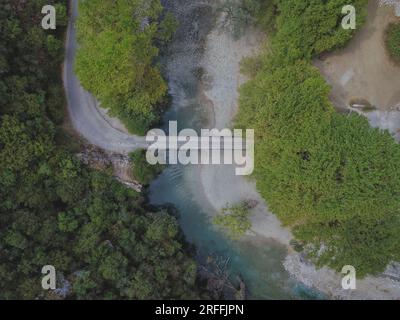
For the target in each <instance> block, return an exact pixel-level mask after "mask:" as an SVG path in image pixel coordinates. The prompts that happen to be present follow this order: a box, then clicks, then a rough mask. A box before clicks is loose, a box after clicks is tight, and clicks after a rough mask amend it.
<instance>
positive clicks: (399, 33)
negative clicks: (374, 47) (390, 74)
mask: <svg viewBox="0 0 400 320" xmlns="http://www.w3.org/2000/svg"><path fill="white" fill-rule="evenodd" d="M386 48H387V50H388V51H389V54H390V56H391V57H392V58H393V59H394V60H395V61H396V62H398V63H400V23H391V24H390V25H389V26H388V28H387V30H386Z"/></svg>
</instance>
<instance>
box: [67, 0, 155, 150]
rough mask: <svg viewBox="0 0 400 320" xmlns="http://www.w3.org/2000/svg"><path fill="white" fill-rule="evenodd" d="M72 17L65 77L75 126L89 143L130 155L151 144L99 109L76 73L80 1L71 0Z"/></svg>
mask: <svg viewBox="0 0 400 320" xmlns="http://www.w3.org/2000/svg"><path fill="white" fill-rule="evenodd" d="M71 9H72V13H71V18H70V21H69V25H68V31H67V38H66V55H65V61H64V71H63V80H64V87H65V93H66V96H67V101H68V112H69V115H70V119H71V122H72V124H73V127H74V129H75V130H76V131H77V132H78V133H79V134H80V135H82V136H83V137H84V138H85V139H86V140H87V141H88V142H89V143H91V144H93V145H96V146H98V147H100V148H102V149H104V150H107V151H112V152H117V153H121V154H127V153H129V152H131V151H133V150H135V149H137V148H144V147H146V146H147V145H148V144H147V143H146V141H145V138H144V137H138V136H134V135H130V134H128V133H126V132H124V131H123V130H122V128H121V127H120V125H119V122H118V120H116V119H111V118H109V117H107V116H106V115H105V112H104V111H102V110H100V109H99V106H98V102H97V101H96V99H95V98H94V97H93V96H92V95H91V94H90V93H89V92H87V91H85V90H84V89H83V88H82V86H81V85H80V83H79V80H78V79H77V77H76V75H75V73H74V61H75V54H76V49H77V42H76V32H75V28H74V23H75V21H76V18H77V16H78V0H71Z"/></svg>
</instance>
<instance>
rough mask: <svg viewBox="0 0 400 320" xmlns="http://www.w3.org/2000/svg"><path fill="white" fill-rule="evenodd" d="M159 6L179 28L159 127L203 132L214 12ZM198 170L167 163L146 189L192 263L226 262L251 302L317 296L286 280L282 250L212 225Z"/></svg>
mask: <svg viewBox="0 0 400 320" xmlns="http://www.w3.org/2000/svg"><path fill="white" fill-rule="evenodd" d="M214 4H215V1H214ZM164 5H165V6H166V7H167V9H168V10H170V11H172V12H173V13H174V15H175V16H176V17H177V19H178V20H179V27H178V30H177V32H176V34H175V36H174V38H173V40H172V42H171V44H170V45H169V48H168V50H167V52H166V53H165V54H164V58H163V61H162V66H163V72H164V75H165V77H166V79H167V80H168V84H169V94H170V95H171V98H172V100H171V101H172V102H171V106H170V109H169V111H168V112H167V113H166V115H165V117H164V120H165V123H166V125H165V127H164V129H165V130H166V128H167V123H168V121H169V120H176V121H178V129H183V128H193V129H195V130H199V129H200V128H208V127H210V126H213V125H214V124H215V110H213V106H210V105H208V104H206V103H205V100H204V97H203V88H202V87H203V85H204V81H203V80H204V65H203V61H204V59H203V57H204V54H205V48H204V47H205V44H206V40H207V36H208V35H209V34H210V32H211V31H212V30H214V31H215V28H217V26H216V18H217V13H216V11H215V10H213V8H212V6H210V5H209V4H208V3H207V1H204V0H191V1H187V0H175V1H166V2H165V3H164ZM214 9H215V8H214ZM214 167H216V166H212V167H210V168H207V170H208V174H209V175H210V174H211V175H212V174H217V173H221V166H218V167H219V168H214ZM203 169H204V168H202V167H201V166H181V165H172V166H169V167H168V168H167V169H166V170H165V171H164V172H163V173H162V174H161V175H160V176H159V177H158V178H157V179H156V180H155V181H153V182H152V184H151V185H150V187H149V198H150V201H151V203H152V204H154V205H164V204H172V205H173V206H174V207H175V208H176V209H177V211H178V214H179V222H180V225H181V228H182V230H183V232H184V234H185V237H186V240H187V241H188V242H189V243H191V244H193V245H194V246H195V247H196V258H197V260H198V261H199V262H200V263H203V264H204V263H205V261H206V259H207V257H209V256H210V255H214V256H218V257H221V258H223V259H229V261H230V262H229V265H228V268H229V273H230V274H231V276H232V278H235V275H240V276H241V278H242V279H243V280H244V282H245V283H246V288H247V294H248V297H249V298H250V299H316V298H321V297H322V296H321V295H320V294H319V293H318V292H315V291H314V290H311V289H309V288H307V287H305V286H304V285H302V284H301V283H300V282H296V281H294V280H292V279H290V277H289V275H288V273H287V272H286V271H285V270H284V268H283V265H282V262H283V260H284V259H285V257H286V255H287V247H286V246H284V245H282V244H279V243H278V242H275V241H273V240H271V239H268V238H265V237H261V236H258V235H256V234H253V235H249V236H246V237H245V238H244V239H242V240H240V241H233V240H230V239H228V238H227V237H226V236H225V235H224V234H223V233H222V232H221V231H220V230H219V229H217V228H216V227H215V226H214V225H213V224H212V223H211V221H210V220H211V219H210V218H211V217H212V216H213V215H214V214H215V213H216V209H215V207H214V206H213V205H212V204H211V203H210V201H209V199H208V198H207V196H206V195H205V192H204V184H202V182H201V180H202V176H201V175H204V174H205V173H204V170H203ZM210 170H211V171H210ZM213 170H215V172H214V171H213ZM217 170H218V172H217ZM222 170H223V171H224V173H223V174H224V175H226V176H225V177H226V179H224V181H226V182H225V186H222V187H226V188H227V189H228V188H232V187H233V185H229V184H230V181H232V179H235V177H232V175H234V173H233V171H232V170H229V169H227V170H224V168H222ZM229 175H230V176H229ZM231 178H232V179H231ZM234 183H236V182H234ZM238 183H239V184H240V182H238Z"/></svg>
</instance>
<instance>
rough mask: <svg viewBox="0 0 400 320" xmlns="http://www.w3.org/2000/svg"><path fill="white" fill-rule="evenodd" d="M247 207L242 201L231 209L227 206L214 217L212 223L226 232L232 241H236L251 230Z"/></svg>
mask: <svg viewBox="0 0 400 320" xmlns="http://www.w3.org/2000/svg"><path fill="white" fill-rule="evenodd" d="M249 209H250V207H249V205H248V204H247V203H246V202H245V201H243V202H240V203H238V204H236V205H233V206H231V207H229V206H227V207H225V208H223V209H222V210H221V213H220V214H219V215H217V216H216V217H214V219H213V223H215V224H216V225H218V226H220V227H222V228H223V229H225V231H227V233H228V235H229V236H230V237H231V238H233V239H238V238H240V237H242V236H244V235H245V234H246V232H247V231H248V230H250V228H251V222H250V219H249V215H250V210H249Z"/></svg>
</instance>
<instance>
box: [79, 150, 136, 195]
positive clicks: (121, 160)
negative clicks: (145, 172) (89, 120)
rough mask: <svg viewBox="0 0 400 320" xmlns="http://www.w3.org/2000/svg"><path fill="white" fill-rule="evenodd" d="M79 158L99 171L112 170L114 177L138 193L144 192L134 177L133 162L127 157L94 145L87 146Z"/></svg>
mask: <svg viewBox="0 0 400 320" xmlns="http://www.w3.org/2000/svg"><path fill="white" fill-rule="evenodd" d="M77 157H78V158H79V159H80V160H81V161H82V162H83V163H84V164H86V165H88V166H89V167H91V168H94V169H97V170H105V169H107V168H112V170H113V175H114V177H115V178H116V179H117V180H118V181H119V182H121V183H123V184H125V185H126V186H128V187H129V188H131V189H134V190H135V191H137V192H141V191H142V185H141V184H140V183H138V182H137V181H136V180H135V179H134V177H133V176H132V165H133V164H132V162H131V160H130V158H129V156H127V155H122V154H118V153H113V152H107V151H104V150H102V149H100V148H97V147H95V146H93V145H88V146H85V147H84V148H83V150H82V152H81V153H78V154H77Z"/></svg>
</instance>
